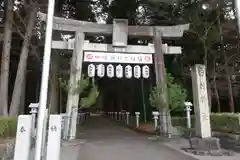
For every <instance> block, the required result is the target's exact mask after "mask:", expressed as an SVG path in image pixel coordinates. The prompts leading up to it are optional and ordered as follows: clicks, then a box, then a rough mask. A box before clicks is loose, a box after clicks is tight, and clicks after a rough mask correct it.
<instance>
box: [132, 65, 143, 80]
mask: <svg viewBox="0 0 240 160" xmlns="http://www.w3.org/2000/svg"><path fill="white" fill-rule="evenodd" d="M133 76H134V78H137V79H139V78H140V77H141V67H140V66H139V65H136V66H134V68H133Z"/></svg>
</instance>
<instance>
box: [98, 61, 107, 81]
mask: <svg viewBox="0 0 240 160" xmlns="http://www.w3.org/2000/svg"><path fill="white" fill-rule="evenodd" d="M104 75H105V66H104V65H103V64H99V65H98V66H97V76H98V77H101V78H102V77H104Z"/></svg>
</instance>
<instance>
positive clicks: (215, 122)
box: [172, 113, 240, 134]
mask: <svg viewBox="0 0 240 160" xmlns="http://www.w3.org/2000/svg"><path fill="white" fill-rule="evenodd" d="M210 120H211V128H212V130H213V131H219V132H227V133H235V134H240V114H238V113H212V114H211V115H210ZM186 121H187V120H186V118H182V117H173V118H172V124H173V126H181V127H186V126H187V122H186ZM191 123H192V127H194V125H195V119H194V116H192V117H191Z"/></svg>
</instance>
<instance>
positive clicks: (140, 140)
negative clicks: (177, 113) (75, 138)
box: [79, 116, 195, 160]
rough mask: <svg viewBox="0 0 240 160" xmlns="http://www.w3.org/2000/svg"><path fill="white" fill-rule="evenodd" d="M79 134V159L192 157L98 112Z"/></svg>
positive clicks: (183, 159)
mask: <svg viewBox="0 0 240 160" xmlns="http://www.w3.org/2000/svg"><path fill="white" fill-rule="evenodd" d="M79 138H80V139H85V140H86V143H85V144H84V145H83V146H82V148H81V150H80V153H79V160H195V159H193V158H192V157H189V156H186V155H184V154H182V153H180V152H177V151H175V150H172V149H170V148H168V147H166V146H164V145H163V144H161V143H160V142H154V141H151V140H148V137H147V136H146V135H141V134H139V133H136V132H134V131H132V130H130V129H128V128H126V127H123V126H121V125H120V124H117V123H115V122H113V121H110V120H108V119H106V118H104V117H100V116H91V117H90V118H89V119H88V120H87V121H86V122H85V124H84V125H83V126H82V127H81V128H80V130H79Z"/></svg>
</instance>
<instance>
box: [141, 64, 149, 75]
mask: <svg viewBox="0 0 240 160" xmlns="http://www.w3.org/2000/svg"><path fill="white" fill-rule="evenodd" d="M149 72H150V71H149V67H148V66H147V65H145V66H143V67H142V76H143V78H149V75H150V73H149Z"/></svg>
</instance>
